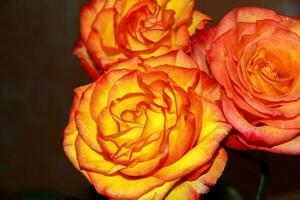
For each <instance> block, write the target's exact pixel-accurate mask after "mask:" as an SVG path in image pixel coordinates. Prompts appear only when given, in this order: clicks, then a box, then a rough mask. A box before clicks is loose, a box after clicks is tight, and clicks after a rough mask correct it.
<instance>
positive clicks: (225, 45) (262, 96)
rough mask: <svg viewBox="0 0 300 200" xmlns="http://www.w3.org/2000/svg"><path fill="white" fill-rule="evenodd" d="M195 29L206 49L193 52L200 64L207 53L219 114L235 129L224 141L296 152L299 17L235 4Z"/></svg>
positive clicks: (299, 138) (299, 145) (299, 132)
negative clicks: (218, 90) (205, 27)
mask: <svg viewBox="0 0 300 200" xmlns="http://www.w3.org/2000/svg"><path fill="white" fill-rule="evenodd" d="M199 34H200V35H198V36H197V37H195V38H196V39H195V40H196V41H195V42H196V43H197V41H199V42H198V44H197V45H198V46H199V45H200V46H202V47H204V48H206V49H207V51H202V52H201V51H199V50H198V54H197V53H196V54H197V55H194V56H193V57H194V58H197V57H198V59H197V60H198V62H199V63H203V56H205V54H206V57H207V63H208V66H209V67H210V70H211V72H212V74H213V76H214V77H215V78H216V80H217V81H218V82H219V83H220V84H221V85H222V88H223V90H222V91H223V92H222V98H221V100H222V107H223V111H224V115H225V117H226V119H227V120H228V122H229V123H231V124H232V126H233V128H234V129H235V130H236V132H234V133H233V134H230V137H229V138H228V141H227V144H228V145H229V146H230V147H233V148H236V149H242V150H246V149H254V150H265V151H270V152H274V153H284V154H300V109H299V108H300V99H299V97H300V78H299V73H300V53H299V52H300V21H299V20H298V19H292V18H289V17H285V16H281V15H278V14H277V13H275V12H274V11H271V10H267V9H262V8H238V9H234V10H233V11H231V12H230V13H228V14H227V15H226V16H225V17H224V18H223V19H222V20H221V22H220V23H219V25H218V26H217V27H216V28H215V29H212V30H211V32H210V33H209V34H208V32H206V31H204V34H203V35H201V34H202V33H201V32H200V33H199ZM197 38H198V39H197ZM199 38H200V39H199ZM204 41H210V42H204Z"/></svg>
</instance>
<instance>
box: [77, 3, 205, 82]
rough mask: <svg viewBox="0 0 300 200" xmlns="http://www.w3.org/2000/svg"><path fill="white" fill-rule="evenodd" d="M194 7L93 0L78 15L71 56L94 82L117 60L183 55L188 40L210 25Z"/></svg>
mask: <svg viewBox="0 0 300 200" xmlns="http://www.w3.org/2000/svg"><path fill="white" fill-rule="evenodd" d="M194 6H195V1H194V0H158V1H156V0H91V1H90V2H89V3H88V4H86V5H84V6H83V7H82V10H81V15H80V30H81V39H80V41H79V42H78V44H77V45H76V47H75V48H74V53H75V55H76V56H77V57H78V58H79V59H80V60H81V64H82V65H83V67H84V68H85V69H86V71H87V72H88V73H89V74H90V75H91V76H92V77H93V78H94V79H95V80H96V79H97V78H98V77H99V73H100V72H101V71H102V69H104V70H106V69H108V68H109V67H110V66H111V64H112V63H114V62H117V61H120V60H125V59H127V58H132V57H134V56H139V57H141V58H149V57H152V56H159V55H163V54H165V53H167V52H170V51H171V50H176V49H181V50H183V51H185V52H187V51H189V50H190V36H191V35H192V34H193V33H194V32H195V30H196V28H197V27H199V28H202V27H203V26H204V24H205V22H206V21H207V20H209V17H208V16H206V15H204V14H202V13H201V12H199V11H197V10H195V8H194Z"/></svg>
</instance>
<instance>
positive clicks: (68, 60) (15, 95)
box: [0, 0, 300, 200]
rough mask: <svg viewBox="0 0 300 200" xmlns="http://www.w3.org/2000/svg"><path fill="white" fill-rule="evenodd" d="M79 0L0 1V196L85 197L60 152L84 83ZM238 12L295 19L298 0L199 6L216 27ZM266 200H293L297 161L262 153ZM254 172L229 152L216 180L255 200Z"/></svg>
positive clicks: (298, 186)
mask: <svg viewBox="0 0 300 200" xmlns="http://www.w3.org/2000/svg"><path fill="white" fill-rule="evenodd" d="M84 2H85V1H84V0H0V26H1V31H0V81H1V86H0V102H1V103H0V123H1V125H0V194H1V196H2V197H3V196H5V198H1V199H10V198H12V196H13V194H16V193H17V192H20V191H28V190H39V191H49V192H51V191H55V192H59V193H61V194H63V195H66V196H71V197H74V198H75V199H81V200H87V199H91V191H90V186H89V184H88V182H87V181H86V180H85V178H84V177H83V176H82V175H81V174H80V173H78V172H77V171H76V170H75V169H74V168H73V166H72V165H71V163H70V162H69V161H68V159H67V158H66V156H65V155H64V153H63V150H62V138H63V130H64V128H65V126H66V124H67V121H68V113H69V109H70V106H71V102H72V98H73V92H72V90H73V88H75V87H77V86H80V85H83V84H87V83H89V82H90V79H89V77H88V76H87V74H86V73H85V72H84V71H83V69H82V68H81V67H80V65H79V62H78V60H77V59H76V58H75V57H74V56H73V54H72V47H73V45H74V44H75V42H76V40H77V38H78V37H79V10H80V6H81V5H82V4H83V3H84ZM237 6H263V7H267V8H272V9H274V10H276V11H278V12H280V13H282V14H285V15H289V16H294V17H300V1H298V0H272V1H271V0H264V1H258V0H243V1H240V0H226V1H220V0H209V1H205V0H201V1H200V0H199V1H198V7H199V9H200V10H202V11H203V12H205V13H207V14H208V15H210V16H211V17H212V18H213V19H214V22H213V24H216V23H217V22H218V21H219V20H220V19H221V17H222V16H224V15H225V14H226V13H227V12H228V11H230V10H231V9H232V8H234V7H237ZM266 157H267V160H268V162H269V165H270V169H271V182H270V185H269V189H268V199H269V200H283V199H288V200H296V199H297V200H299V199H300V196H299V193H300V157H294V156H282V155H271V154H267V155H266ZM259 174H260V171H259V168H258V166H257V165H256V164H255V163H254V162H252V161H250V160H247V159H244V158H243V157H241V156H239V155H235V154H230V157H229V162H228V165H227V167H226V170H225V172H224V176H223V178H222V180H223V181H224V182H225V183H226V184H228V185H231V186H234V187H236V188H237V189H238V190H239V191H240V192H241V193H242V194H243V195H244V197H245V199H246V200H247V199H249V200H252V199H254V198H255V193H256V189H257V186H258V183H259Z"/></svg>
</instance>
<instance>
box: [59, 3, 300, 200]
mask: <svg viewBox="0 0 300 200" xmlns="http://www.w3.org/2000/svg"><path fill="white" fill-rule="evenodd" d="M210 21H211V19H210V17H208V16H207V15H206V14H203V13H202V12H200V11H198V10H196V9H195V0H91V1H90V2H89V3H87V4H86V5H83V7H82V9H81V13H80V31H81V37H80V40H79V41H78V42H77V44H76V46H75V48H74V54H75V55H76V56H77V57H78V58H79V60H80V62H81V64H82V66H83V67H84V69H85V70H86V71H87V73H88V74H89V75H90V76H91V78H92V79H93V81H94V82H92V83H90V84H88V85H85V86H81V87H78V88H76V89H75V97H74V101H73V105H72V108H71V113H70V119H69V123H68V126H67V127H66V129H65V132H64V141H63V146H64V151H65V153H66V155H67V156H68V158H69V159H70V161H71V162H72V163H73V165H74V166H75V167H76V168H77V169H78V170H79V171H80V172H81V173H82V174H83V175H84V176H85V177H86V178H87V179H88V181H89V182H90V183H91V184H92V185H93V187H95V189H96V191H97V192H98V193H99V194H101V195H103V196H107V197H108V198H110V199H120V200H121V199H124V200H125V199H127V200H128V199H139V200H159V199H167V200H185V199H188V200H194V199H198V198H199V196H201V195H202V194H205V193H207V192H208V191H209V188H210V187H211V186H213V185H215V184H216V182H217V180H218V178H219V177H220V176H221V174H222V171H223V170H224V167H225V165H226V162H227V153H226V150H225V148H226V149H227V148H231V149H236V150H240V151H246V150H262V151H268V152H272V153H279V154H293V155H299V154H300V20H298V19H293V18H290V17H286V16H282V15H279V14H277V13H275V12H274V11H272V10H267V9H263V8H255V7H243V8H237V9H234V10H232V11H231V12H229V13H228V14H227V15H226V16H225V17H224V18H223V19H222V20H221V21H220V22H219V24H218V25H217V26H215V27H212V28H206V24H207V23H208V22H210Z"/></svg>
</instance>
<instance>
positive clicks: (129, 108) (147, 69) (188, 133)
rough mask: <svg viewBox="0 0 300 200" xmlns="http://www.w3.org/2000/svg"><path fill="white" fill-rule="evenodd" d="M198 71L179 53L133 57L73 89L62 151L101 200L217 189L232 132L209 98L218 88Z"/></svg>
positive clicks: (166, 196)
mask: <svg viewBox="0 0 300 200" xmlns="http://www.w3.org/2000/svg"><path fill="white" fill-rule="evenodd" d="M162 63H163V64H162ZM183 64H184V65H183ZM182 66H185V68H183V67H182ZM195 67H197V65H196V64H195V63H194V62H193V61H192V60H191V59H190V58H189V57H188V56H187V55H185V54H184V53H183V52H171V53H169V54H167V55H164V56H162V57H158V58H150V59H146V60H145V61H142V60H140V59H139V58H133V59H130V60H127V61H124V62H120V63H116V64H114V65H113V66H112V67H111V69H110V70H109V71H108V72H106V73H104V74H103V75H102V76H101V77H100V78H99V79H98V80H97V81H96V82H94V83H92V84H89V85H87V86H83V87H79V88H77V89H76V90H75V98H74V103H73V107H72V109H71V114H70V121H69V125H68V126H67V128H66V129H65V136H64V150H65V152H66V154H67V156H68V157H69V159H70V160H71V161H72V163H73V164H74V165H75V167H76V168H77V169H78V170H80V171H81V172H82V173H83V174H84V175H85V176H86V177H87V179H88V180H89V181H90V182H91V183H92V184H93V185H94V187H95V188H96V190H97V191H98V192H99V193H100V194H102V195H105V196H108V197H109V198H111V199H145V200H151V199H153V200H159V199H169V200H174V199H198V197H199V193H200V194H202V193H205V192H207V191H208V189H209V186H211V185H214V184H215V182H216V180H217V179H218V178H219V176H220V175H221V173H222V171H223V169H224V166H225V163H226V160H227V156H226V152H225V151H224V149H223V148H221V147H220V146H219V143H220V141H221V140H222V139H223V138H224V137H225V136H226V135H227V132H228V130H229V129H230V126H229V125H228V124H227V123H225V122H224V118H223V116H222V113H221V111H220V109H219V107H218V106H217V105H216V104H215V103H213V102H212V101H210V100H208V99H207V98H210V99H214V98H217V95H218V92H216V91H215V89H216V87H217V85H216V84H215V83H214V82H213V81H212V80H211V79H210V78H209V77H206V76H205V75H204V74H200V72H199V70H198V69H197V68H195ZM214 96H215V97H214Z"/></svg>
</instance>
